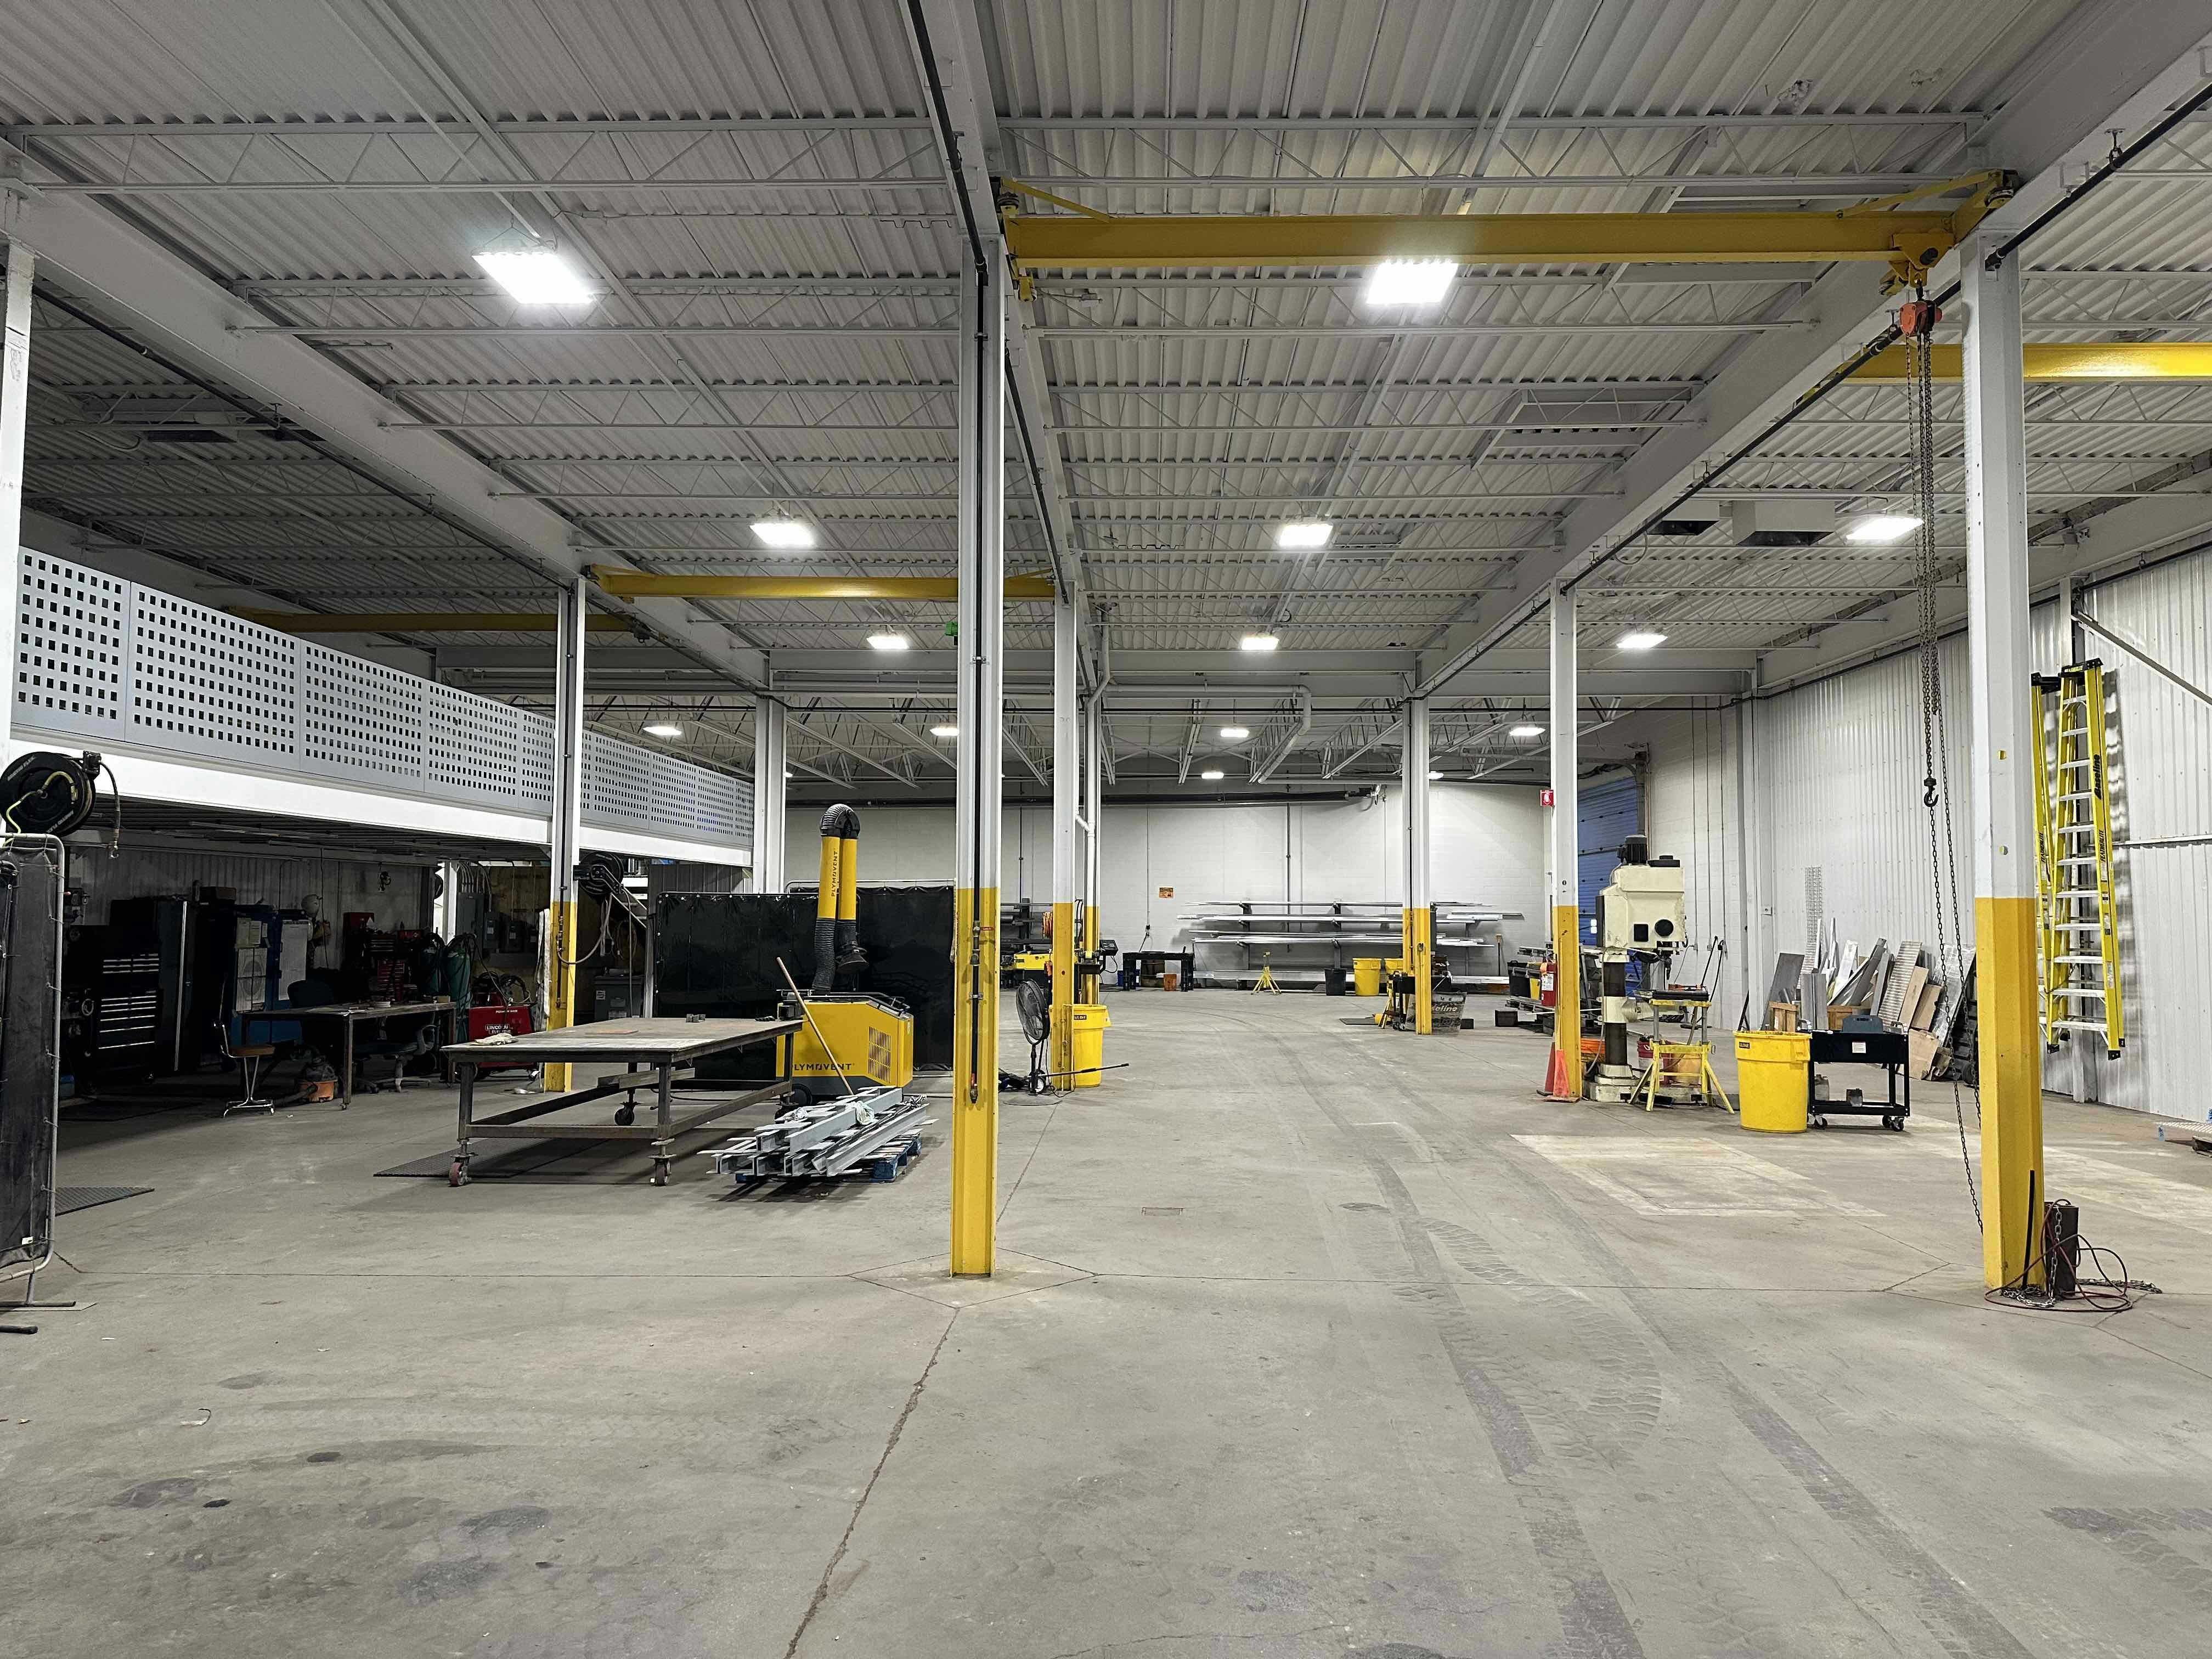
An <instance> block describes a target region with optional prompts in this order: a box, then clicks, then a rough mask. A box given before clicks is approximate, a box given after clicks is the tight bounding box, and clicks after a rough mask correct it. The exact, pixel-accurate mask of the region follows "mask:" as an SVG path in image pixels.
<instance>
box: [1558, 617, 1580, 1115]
mask: <svg viewBox="0 0 2212 1659" xmlns="http://www.w3.org/2000/svg"><path fill="white" fill-rule="evenodd" d="M1551 645H1552V704H1551V719H1550V726H1551V738H1552V952H1553V960H1554V964H1555V965H1554V967H1553V981H1552V983H1553V1000H1554V1002H1555V1004H1556V1006H1554V1007H1553V1011H1552V1046H1553V1062H1552V1070H1553V1081H1554V1082H1555V1083H1556V1084H1557V1085H1558V1091H1559V1094H1560V1095H1561V1096H1562V1097H1565V1098H1568V1099H1575V1100H1578V1099H1580V1098H1581V1097H1582V1092H1583V945H1582V920H1581V917H1582V898H1581V883H1580V874H1579V872H1580V859H1581V839H1580V836H1581V827H1580V808H1579V806H1578V805H1577V797H1576V769H1577V766H1578V764H1579V758H1578V756H1577V741H1576V740H1577V737H1578V736H1579V735H1580V726H1579V724H1578V716H1577V710H1576V697H1577V690H1576V684H1575V595H1574V590H1573V589H1571V588H1566V587H1558V588H1554V589H1553V591H1552V640H1551Z"/></svg>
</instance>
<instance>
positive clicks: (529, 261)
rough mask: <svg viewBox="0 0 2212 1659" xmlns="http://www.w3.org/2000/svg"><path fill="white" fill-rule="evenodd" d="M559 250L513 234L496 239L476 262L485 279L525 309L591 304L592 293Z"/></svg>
mask: <svg viewBox="0 0 2212 1659" xmlns="http://www.w3.org/2000/svg"><path fill="white" fill-rule="evenodd" d="M559 250H560V244H559V243H557V242H541V241H539V240H538V239H537V238H536V237H534V236H532V235H531V234H530V233H529V232H527V231H524V230H510V231H508V232H507V233H505V234H503V235H501V236H497V237H495V238H494V239H493V240H492V242H491V244H490V246H488V247H486V248H484V249H483V252H480V253H478V254H477V256H476V261H477V264H478V265H480V266H482V267H483V274H484V275H485V276H489V277H490V278H491V279H492V281H494V282H495V283H498V284H499V285H500V287H501V289H504V290H505V291H506V292H507V296H508V297H509V298H511V299H513V300H514V301H518V302H519V303H520V304H522V305H526V306H580V305H587V304H589V303H590V302H591V301H592V298H593V295H592V290H591V289H589V288H587V287H586V286H585V283H584V279H583V278H582V277H581V276H578V275H577V274H576V272H575V270H574V268H573V267H572V266H571V265H570V264H568V261H567V260H566V259H563V258H562V257H561V254H560V251H559Z"/></svg>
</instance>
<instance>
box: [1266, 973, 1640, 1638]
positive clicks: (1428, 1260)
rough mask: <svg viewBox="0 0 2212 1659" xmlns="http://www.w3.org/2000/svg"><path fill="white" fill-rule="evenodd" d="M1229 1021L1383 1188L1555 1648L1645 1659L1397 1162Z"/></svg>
mask: <svg viewBox="0 0 2212 1659" xmlns="http://www.w3.org/2000/svg"><path fill="white" fill-rule="evenodd" d="M1231 1021H1232V1023H1234V1024H1239V1025H1242V1026H1243V1027H1244V1029H1245V1030H1249V1031H1251V1032H1252V1033H1253V1034H1254V1035H1255V1036H1259V1037H1261V1038H1262V1039H1263V1040H1265V1041H1267V1042H1271V1043H1273V1045H1274V1047H1275V1048H1277V1049H1278V1050H1279V1052H1280V1053H1281V1054H1282V1056H1283V1058H1284V1059H1285V1060H1286V1061H1287V1062H1288V1064H1289V1066H1290V1069H1291V1073H1292V1074H1293V1075H1294V1076H1295V1077H1296V1079H1297V1083H1298V1085H1299V1087H1300V1088H1301V1089H1302V1090H1303V1091H1304V1093H1305V1095H1306V1097H1307V1098H1308V1100H1310V1102H1311V1103H1313V1105H1314V1107H1315V1108H1316V1109H1317V1110H1318V1111H1320V1112H1321V1114H1322V1115H1323V1116H1324V1117H1326V1118H1328V1121H1330V1122H1331V1123H1332V1124H1333V1125H1334V1126H1335V1127H1336V1128H1337V1130H1338V1131H1339V1132H1340V1133H1342V1134H1343V1136H1344V1137H1345V1139H1346V1143H1347V1144H1348V1145H1349V1146H1352V1148H1353V1149H1354V1151H1355V1152H1356V1153H1357V1155H1358V1158H1359V1159H1360V1161H1361V1162H1362V1163H1363V1164H1365V1165H1366V1167H1367V1172H1368V1175H1369V1176H1370V1178H1371V1179H1372V1180H1373V1181H1374V1182H1375V1185H1376V1189H1377V1190H1378V1191H1380V1192H1381V1194H1382V1195H1383V1202H1384V1204H1385V1206H1387V1207H1388V1209H1389V1215H1390V1218H1391V1220H1392V1222H1393V1223H1394V1224H1395V1227H1396V1231H1397V1236H1398V1245H1399V1248H1400V1249H1401V1250H1402V1251H1403V1252H1404V1255H1405V1257H1406V1260H1407V1262H1408V1263H1409V1264H1410V1265H1411V1267H1413V1277H1414V1279H1416V1280H1417V1281H1418V1282H1417V1283H1416V1284H1414V1285H1407V1286H1402V1287H1401V1288H1402V1289H1404V1290H1406V1291H1411V1292H1414V1293H1416V1294H1414V1295H1413V1297H1410V1298H1409V1299H1411V1300H1413V1302H1414V1304H1415V1305H1416V1306H1418V1307H1419V1308H1420V1309H1421V1310H1422V1312H1423V1313H1424V1314H1425V1316H1426V1317H1427V1318H1428V1320H1429V1322H1430V1324H1431V1327H1432V1328H1433V1329H1434V1330H1435V1332H1436V1334H1437V1340H1438V1342H1439V1343H1440V1344H1441V1346H1443V1352H1444V1358H1445V1359H1446V1360H1447V1361H1448V1362H1449V1364H1450V1366H1451V1368H1452V1374H1453V1376H1454V1377H1455V1379H1456V1380H1457V1381H1458V1383H1459V1386H1460V1390H1461V1392H1462V1394H1463V1395H1466V1397H1467V1401H1468V1404H1469V1405H1470V1406H1472V1407H1474V1411H1475V1415H1476V1417H1477V1419H1479V1420H1480V1422H1481V1424H1482V1427H1483V1433H1484V1435H1485V1436H1486V1438H1487V1439H1488V1440H1489V1442H1490V1446H1491V1452H1492V1455H1493V1456H1495V1457H1496V1458H1497V1460H1498V1468H1500V1470H1501V1471H1502V1472H1503V1473H1504V1477H1505V1483H1506V1486H1508V1488H1509V1489H1510V1491H1511V1492H1512V1493H1513V1498H1514V1504H1515V1506H1516V1508H1517V1509H1518V1510H1519V1512H1520V1516H1521V1523H1522V1528H1523V1529H1524V1530H1525V1531H1526V1532H1527V1534H1528V1540H1529V1542H1530V1544H1531V1545H1532V1546H1533V1547H1534V1550H1535V1553H1536V1559H1538V1560H1539V1561H1540V1562H1541V1563H1542V1564H1543V1566H1544V1569H1545V1572H1546V1575H1547V1577H1548V1578H1549V1579H1550V1581H1551V1589H1552V1596H1553V1602H1554V1604H1555V1606H1556V1607H1557V1608H1558V1611H1559V1626H1560V1631H1561V1634H1562V1636H1563V1637H1564V1638H1565V1639H1564V1642H1563V1644H1562V1645H1561V1646H1560V1648H1559V1650H1558V1651H1559V1653H1560V1654H1561V1655H1562V1656H1563V1659H1643V1655H1644V1646H1643V1644H1642V1643H1641V1642H1640V1641H1639V1640H1638V1638H1637V1634H1636V1629H1635V1626H1633V1625H1632V1623H1631V1622H1630V1620H1629V1618H1628V1614H1627V1613H1626V1610H1625V1609H1623V1607H1621V1605H1620V1596H1619V1595H1617V1594H1616V1593H1615V1592H1614V1590H1613V1584H1612V1583H1611V1581H1610V1580H1608V1579H1607V1577H1606V1576H1605V1571H1604V1569H1603V1568H1601V1566H1600V1565H1598V1561H1597V1554H1596V1552H1595V1550H1593V1549H1592V1548H1591V1547H1590V1542H1589V1537H1588V1536H1587V1535H1586V1534H1584V1533H1583V1528H1582V1523H1581V1522H1580V1520H1579V1519H1578V1518H1577V1516H1576V1514H1575V1510H1574V1504H1573V1503H1572V1502H1571V1499H1570V1498H1568V1496H1567V1494H1566V1492H1565V1490H1564V1489H1563V1488H1562V1487H1561V1486H1560V1484H1559V1480H1558V1478H1557V1476H1556V1474H1554V1473H1553V1470H1552V1468H1550V1467H1549V1464H1548V1462H1547V1458H1546V1456H1545V1453H1544V1449H1543V1445H1542V1443H1541V1440H1540V1438H1539V1437H1538V1436H1537V1433H1536V1431H1535V1429H1534V1426H1533V1425H1531V1424H1530V1422H1529V1419H1528V1415H1527V1414H1526V1413H1524V1412H1523V1411H1522V1408H1521V1407H1520V1405H1519V1404H1518V1403H1517V1402H1516V1400H1515V1399H1514V1397H1513V1396H1512V1395H1511V1394H1510V1393H1509V1392H1508V1391H1507V1390H1506V1389H1504V1388H1503V1387H1501V1386H1500V1385H1499V1383H1498V1380H1497V1378H1496V1377H1495V1376H1492V1373H1491V1371H1490V1370H1487V1369H1486V1359H1487V1356H1486V1353H1485V1344H1484V1342H1483V1340H1482V1336H1481V1332H1480V1328H1478V1326H1477V1325H1476V1323H1475V1321H1474V1316H1473V1315H1472V1314H1471V1313H1470V1312H1469V1311H1468V1307H1467V1304H1466V1303H1465V1302H1464V1301H1462V1299H1461V1297H1460V1294H1459V1290H1458V1287H1457V1286H1456V1285H1455V1284H1454V1283H1453V1282H1452V1280H1451V1278H1450V1276H1449V1274H1448V1273H1446V1272H1445V1269H1444V1263H1443V1257H1442V1256H1441V1255H1439V1254H1438V1253H1437V1244H1436V1241H1435V1239H1434V1237H1432V1236H1431V1233H1430V1231H1429V1229H1428V1225H1427V1221H1428V1218H1427V1217H1425V1215H1424V1214H1423V1213H1422V1212H1421V1208H1420V1206H1419V1204H1418V1203H1417V1202H1415V1200H1414V1198H1413V1193H1412V1192H1411V1191H1410V1190H1409V1189H1408V1188H1407V1186H1406V1183H1405V1181H1404V1179H1403V1177H1402V1176H1400V1175H1399V1173H1398V1170H1397V1168H1396V1166H1395V1165H1394V1164H1391V1163H1390V1162H1389V1160H1388V1159H1387V1158H1383V1157H1381V1156H1380V1155H1379V1154H1377V1153H1376V1152H1375V1151H1374V1149H1373V1148H1372V1147H1371V1146H1369V1145H1368V1144H1367V1141H1366V1139H1365V1138H1364V1137H1363V1136H1362V1135H1361V1134H1360V1133H1359V1132H1358V1130H1357V1129H1356V1128H1355V1127H1353V1125H1352V1121H1351V1120H1350V1119H1348V1118H1347V1117H1346V1116H1345V1115H1344V1114H1343V1113H1341V1112H1340V1111H1339V1110H1338V1109H1336V1108H1335V1107H1334V1105H1332V1104H1331V1103H1329V1101H1328V1097H1327V1091H1326V1090H1325V1089H1324V1088H1322V1087H1320V1086H1316V1082H1315V1079H1313V1078H1312V1077H1311V1076H1310V1074H1309V1073H1308V1072H1307V1070H1306V1067H1305V1065H1304V1062H1303V1061H1302V1060H1300V1059H1299V1057H1298V1055H1297V1053H1296V1052H1295V1050H1293V1049H1292V1048H1291V1046H1290V1045H1289V1044H1288V1043H1286V1042H1284V1041H1283V1040H1282V1039H1281V1038H1280V1037H1279V1036H1275V1035H1274V1034H1273V1033H1272V1032H1268V1031H1267V1030H1264V1029H1262V1028H1261V1027H1257V1026H1254V1025H1251V1024H1247V1023H1246V1022H1244V1021H1243V1020H1237V1019H1235V1018H1234V1017H1233V1016H1231Z"/></svg>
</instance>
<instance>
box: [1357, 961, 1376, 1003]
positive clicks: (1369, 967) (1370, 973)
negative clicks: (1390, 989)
mask: <svg viewBox="0 0 2212 1659" xmlns="http://www.w3.org/2000/svg"><path fill="white" fill-rule="evenodd" d="M1352 994H1353V995H1354V996H1362V997H1379V996H1381V995H1382V994H1383V958H1382V957H1352Z"/></svg>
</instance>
